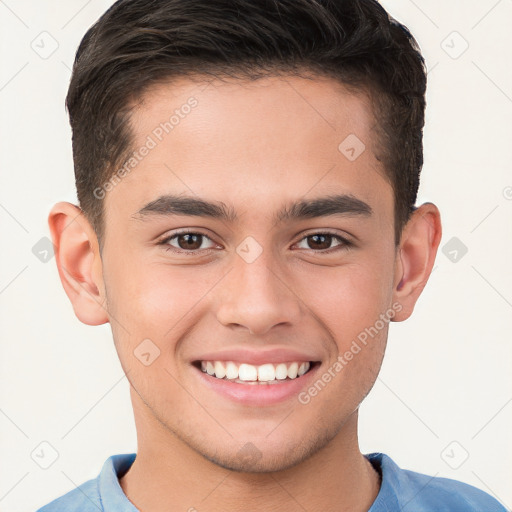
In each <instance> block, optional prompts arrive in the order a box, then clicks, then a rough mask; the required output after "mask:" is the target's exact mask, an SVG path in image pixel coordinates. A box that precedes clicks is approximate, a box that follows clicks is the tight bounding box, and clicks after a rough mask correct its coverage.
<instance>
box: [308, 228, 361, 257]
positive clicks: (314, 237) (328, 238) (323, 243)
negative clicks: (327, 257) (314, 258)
mask: <svg viewBox="0 0 512 512" xmlns="http://www.w3.org/2000/svg"><path fill="white" fill-rule="evenodd" d="M303 241H305V244H306V247H299V249H313V250H314V251H315V252H322V253H324V252H328V253H330V252H333V251H337V250H340V249H346V248H348V247H350V246H351V245H352V243H351V242H349V241H348V240H347V239H346V238H343V237H342V236H340V235H335V234H334V233H311V234H309V235H307V236H305V237H304V238H302V239H301V240H300V242H299V244H300V243H302V242H303ZM335 241H337V243H336V244H335V245H334V246H333V245H332V243H333V242H335Z"/></svg>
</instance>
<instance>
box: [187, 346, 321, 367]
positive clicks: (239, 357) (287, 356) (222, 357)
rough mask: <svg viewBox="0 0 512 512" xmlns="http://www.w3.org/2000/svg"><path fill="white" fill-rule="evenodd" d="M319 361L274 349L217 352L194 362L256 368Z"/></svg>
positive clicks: (295, 352) (309, 355)
mask: <svg viewBox="0 0 512 512" xmlns="http://www.w3.org/2000/svg"><path fill="white" fill-rule="evenodd" d="M318 360H319V359H318V358H317V357H315V356H313V355H312V354H305V353H303V352H299V351H297V350H290V349H287V348H273V349H266V350H263V349H260V350H257V351H255V350H248V349H229V350H228V349H226V350H219V351H217V352H208V353H206V354H202V355H201V356H200V357H196V358H194V359H193V360H192V361H193V362H196V361H233V362H235V363H247V364H252V365H255V366H258V365H262V364H265V363H274V364H279V363H290V362H295V361H296V362H299V363H300V362H307V361H309V362H316V361H318Z"/></svg>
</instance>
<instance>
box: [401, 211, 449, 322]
mask: <svg viewBox="0 0 512 512" xmlns="http://www.w3.org/2000/svg"><path fill="white" fill-rule="evenodd" d="M441 236H442V229H441V215H440V213H439V210H438V208H437V207H436V206H435V205H434V204H432V203H425V204H423V205H421V206H420V207H419V208H417V209H416V210H415V211H414V212H413V213H412V214H411V218H410V219H409V222H408V223H407V225H406V226H405V227H404V230H403V232H402V238H401V241H400V247H399V249H398V251H397V256H396V260H395V287H394V290H393V302H395V301H396V302H399V303H400V304H401V306H402V309H401V311H400V312H399V313H397V314H396V316H395V317H394V319H393V320H394V321H395V322H401V321H403V320H406V319H407V318H409V317H410V316H411V314H412V312H413V310H414V306H415V304H416V301H417V300H418V298H419V296H420V294H421V292H422V291H423V289H424V288H425V285H426V284H427V281H428V278H429V277H430V274H431V272H432V267H433V266H434V261H435V258H436V254H437V249H438V247H439V243H440V241H441Z"/></svg>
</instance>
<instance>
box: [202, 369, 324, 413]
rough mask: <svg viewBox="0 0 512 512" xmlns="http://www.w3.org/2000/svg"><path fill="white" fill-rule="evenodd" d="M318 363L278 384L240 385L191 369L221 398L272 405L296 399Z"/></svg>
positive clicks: (315, 370) (246, 403)
mask: <svg viewBox="0 0 512 512" xmlns="http://www.w3.org/2000/svg"><path fill="white" fill-rule="evenodd" d="M319 366H320V365H319V364H318V363H316V364H314V365H313V366H312V368H310V370H309V371H308V372H307V373H305V374H304V375H302V376H301V377H297V378H296V379H291V380H283V381H280V382H279V383H278V384H240V383H238V382H230V381H228V380H224V379H217V378H216V377H212V376H211V375H208V373H205V372H203V371H201V370H200V369H199V368H196V367H195V366H194V367H193V368H194V370H195V371H196V372H198V373H199V378H200V379H201V380H202V382H203V383H204V384H205V385H206V386H208V387H209V388H210V389H213V390H214V391H216V392H217V393H219V394H220V395H222V396H225V397H227V398H229V399H231V400H234V401H236V402H238V403H240V404H244V405H251V406H264V405H273V404H277V403H280V402H284V401H286V400H289V399H291V398H297V396H298V394H299V393H300V392H301V391H302V390H303V389H304V388H306V387H307V386H308V385H309V383H310V382H311V379H312V378H313V377H314V375H315V374H316V372H317V370H318V367H319Z"/></svg>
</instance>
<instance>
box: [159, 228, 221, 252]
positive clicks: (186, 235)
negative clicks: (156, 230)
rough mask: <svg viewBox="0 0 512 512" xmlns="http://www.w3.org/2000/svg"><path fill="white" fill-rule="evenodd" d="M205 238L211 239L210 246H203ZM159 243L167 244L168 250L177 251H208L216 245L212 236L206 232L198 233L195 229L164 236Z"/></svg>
mask: <svg viewBox="0 0 512 512" xmlns="http://www.w3.org/2000/svg"><path fill="white" fill-rule="evenodd" d="M205 240H209V241H210V242H211V246H210V247H204V246H203V242H204V241H205ZM159 245H167V246H169V247H167V248H166V250H168V251H173V252H177V253H185V252H189V253H194V252H200V251H207V250H208V249H211V248H213V247H215V244H214V243H213V241H212V240H211V239H210V237H208V236H207V235H205V234H204V233H196V232H194V231H180V232H179V233H174V234H173V235H171V236H168V237H166V238H164V239H163V240H162V241H161V242H159Z"/></svg>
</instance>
